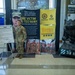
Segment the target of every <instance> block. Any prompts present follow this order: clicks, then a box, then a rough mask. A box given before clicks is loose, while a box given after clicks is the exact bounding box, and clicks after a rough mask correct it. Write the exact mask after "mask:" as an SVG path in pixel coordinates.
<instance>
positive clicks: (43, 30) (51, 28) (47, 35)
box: [40, 24, 56, 40]
mask: <svg viewBox="0 0 75 75" xmlns="http://www.w3.org/2000/svg"><path fill="white" fill-rule="evenodd" d="M55 26H56V25H55V24H41V25H40V39H41V40H46V39H54V38H55Z"/></svg>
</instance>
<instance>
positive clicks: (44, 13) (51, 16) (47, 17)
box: [40, 9, 56, 24]
mask: <svg viewBox="0 0 75 75" xmlns="http://www.w3.org/2000/svg"><path fill="white" fill-rule="evenodd" d="M40 23H41V24H56V9H51V10H43V9H42V10H40Z"/></svg>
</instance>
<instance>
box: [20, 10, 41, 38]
mask: <svg viewBox="0 0 75 75" xmlns="http://www.w3.org/2000/svg"><path fill="white" fill-rule="evenodd" d="M20 12H21V19H22V25H23V26H24V27H25V28H26V30H27V38H28V39H39V38H40V31H39V30H40V10H39V9H38V10H26V9H23V10H21V11H20Z"/></svg>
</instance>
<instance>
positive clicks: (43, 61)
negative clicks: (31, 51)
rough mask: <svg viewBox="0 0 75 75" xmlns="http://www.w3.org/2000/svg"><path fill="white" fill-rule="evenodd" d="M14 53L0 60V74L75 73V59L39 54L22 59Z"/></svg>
mask: <svg viewBox="0 0 75 75" xmlns="http://www.w3.org/2000/svg"><path fill="white" fill-rule="evenodd" d="M13 56H14V57H15V56H16V54H13V55H11V56H10V57H8V58H3V59H2V60H0V75H75V59H74V58H67V57H66V58H65V57H61V56H58V57H57V56H56V57H54V56H53V55H52V54H40V55H35V56H34V57H25V58H22V59H19V58H13Z"/></svg>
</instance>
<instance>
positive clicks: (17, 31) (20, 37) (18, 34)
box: [14, 25, 26, 54]
mask: <svg viewBox="0 0 75 75" xmlns="http://www.w3.org/2000/svg"><path fill="white" fill-rule="evenodd" d="M14 39H15V43H16V50H17V51H18V54H23V53H24V41H25V40H26V29H25V28H24V27H23V26H21V25H20V26H17V27H15V28H14Z"/></svg>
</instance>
